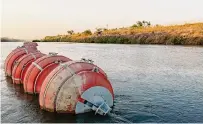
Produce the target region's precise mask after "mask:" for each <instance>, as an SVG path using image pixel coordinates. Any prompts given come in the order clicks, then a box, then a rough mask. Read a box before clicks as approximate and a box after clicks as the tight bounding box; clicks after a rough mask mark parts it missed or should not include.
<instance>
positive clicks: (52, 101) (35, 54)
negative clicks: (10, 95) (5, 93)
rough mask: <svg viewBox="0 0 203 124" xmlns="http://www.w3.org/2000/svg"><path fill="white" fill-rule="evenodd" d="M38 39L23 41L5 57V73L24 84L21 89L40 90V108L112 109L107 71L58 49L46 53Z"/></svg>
mask: <svg viewBox="0 0 203 124" xmlns="http://www.w3.org/2000/svg"><path fill="white" fill-rule="evenodd" d="M36 46H38V45H37V43H24V44H23V46H21V47H18V48H16V49H15V50H13V51H12V52H11V53H10V54H9V55H8V57H7V58H6V61H5V73H6V76H12V80H13V83H15V84H23V87H24V92H26V93H29V94H38V93H39V104H40V108H41V109H44V110H47V111H50V112H57V113H74V114H79V113H85V112H89V111H95V114H100V115H106V114H107V113H109V112H110V111H111V107H112V106H113V101H114V92H113V88H112V86H111V83H110V81H109V80H108V77H107V75H106V73H105V72H104V71H103V70H102V69H101V68H99V67H98V66H96V65H94V64H93V61H92V60H86V59H84V58H82V59H81V60H80V61H73V60H71V59H69V58H67V57H65V56H62V55H57V53H49V54H48V55H45V54H43V53H41V52H40V51H38V50H37V47H36Z"/></svg>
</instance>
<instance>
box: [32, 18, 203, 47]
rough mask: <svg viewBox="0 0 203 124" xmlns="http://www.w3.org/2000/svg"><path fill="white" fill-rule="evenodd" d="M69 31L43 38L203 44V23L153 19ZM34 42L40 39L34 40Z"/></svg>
mask: <svg viewBox="0 0 203 124" xmlns="http://www.w3.org/2000/svg"><path fill="white" fill-rule="evenodd" d="M67 33H68V34H67V35H58V36H46V37H45V38H44V39H42V40H40V41H41V42H78V43H111V44H113V43H115V44H165V45H168V44H170V45H203V23H194V24H184V25H171V26H161V25H155V26H152V25H151V23H150V22H147V21H138V22H137V23H136V24H133V25H132V26H130V27H123V28H115V29H106V28H98V29H96V31H95V32H93V33H92V32H91V30H85V31H84V32H82V33H74V31H73V30H70V31H67ZM33 42H39V40H34V41H33Z"/></svg>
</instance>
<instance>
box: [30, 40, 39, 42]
mask: <svg viewBox="0 0 203 124" xmlns="http://www.w3.org/2000/svg"><path fill="white" fill-rule="evenodd" d="M32 42H41V40H33V41H32Z"/></svg>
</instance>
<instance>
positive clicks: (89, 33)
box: [83, 29, 92, 35]
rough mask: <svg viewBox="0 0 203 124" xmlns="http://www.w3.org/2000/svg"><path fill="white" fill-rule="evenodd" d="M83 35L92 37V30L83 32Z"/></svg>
mask: <svg viewBox="0 0 203 124" xmlns="http://www.w3.org/2000/svg"><path fill="white" fill-rule="evenodd" d="M83 34H85V35H92V32H91V30H89V29H88V30H85V31H84V32H83Z"/></svg>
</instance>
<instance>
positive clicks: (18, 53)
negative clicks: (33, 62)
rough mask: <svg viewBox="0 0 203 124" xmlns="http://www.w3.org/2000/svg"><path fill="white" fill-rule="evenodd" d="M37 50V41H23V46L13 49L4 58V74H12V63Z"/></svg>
mask: <svg viewBox="0 0 203 124" xmlns="http://www.w3.org/2000/svg"><path fill="white" fill-rule="evenodd" d="M35 51H37V43H24V45H23V46H21V47H17V48H16V49H14V50H13V51H12V52H11V53H10V54H9V55H8V56H7V58H6V60H5V64H4V71H5V75H6V76H12V69H13V65H14V63H15V62H16V61H17V60H18V59H20V58H21V57H22V56H24V55H26V54H29V53H31V52H35Z"/></svg>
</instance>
